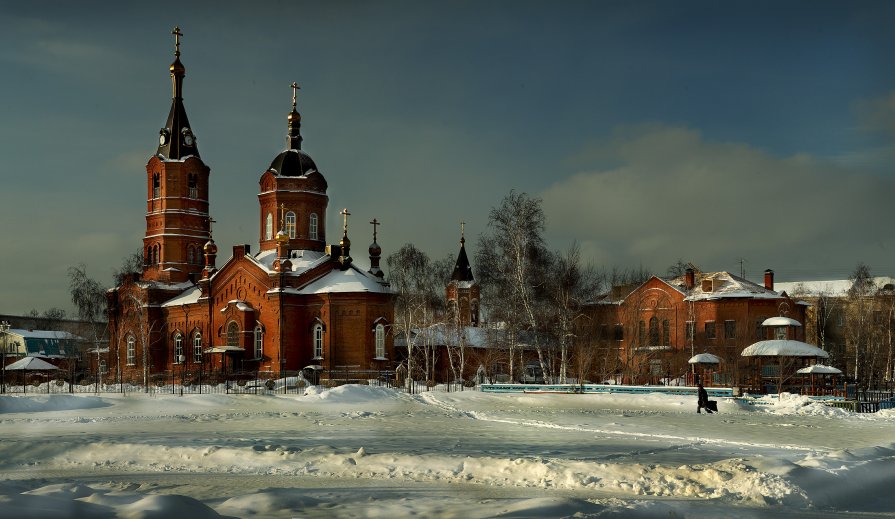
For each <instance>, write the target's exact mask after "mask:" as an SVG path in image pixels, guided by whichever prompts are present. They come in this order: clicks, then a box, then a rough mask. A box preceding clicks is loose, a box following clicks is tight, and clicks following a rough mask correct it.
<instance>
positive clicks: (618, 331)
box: [612, 323, 625, 341]
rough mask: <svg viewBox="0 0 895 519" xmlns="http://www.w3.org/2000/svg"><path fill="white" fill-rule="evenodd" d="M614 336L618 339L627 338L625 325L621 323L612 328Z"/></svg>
mask: <svg viewBox="0 0 895 519" xmlns="http://www.w3.org/2000/svg"><path fill="white" fill-rule="evenodd" d="M612 337H613V338H614V339H615V340H617V341H623V340H625V327H624V326H622V325H621V324H620V323H619V324H616V325H615V328H614V329H613V330H612Z"/></svg>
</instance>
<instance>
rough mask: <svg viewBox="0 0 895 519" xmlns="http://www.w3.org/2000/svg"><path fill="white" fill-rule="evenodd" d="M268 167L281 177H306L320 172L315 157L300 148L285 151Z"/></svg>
mask: <svg viewBox="0 0 895 519" xmlns="http://www.w3.org/2000/svg"><path fill="white" fill-rule="evenodd" d="M268 169H269V170H270V171H273V173H274V174H275V175H277V176H281V177H305V176H308V175H310V174H311V173H318V174H319V172H318V171H317V164H315V163H314V159H312V158H311V156H310V155H308V154H307V153H305V152H303V151H302V150H300V149H288V150H285V151H283V152H282V153H280V154H279V155H277V156H276V158H274V159H273V162H271V163H270V167H269V168H268Z"/></svg>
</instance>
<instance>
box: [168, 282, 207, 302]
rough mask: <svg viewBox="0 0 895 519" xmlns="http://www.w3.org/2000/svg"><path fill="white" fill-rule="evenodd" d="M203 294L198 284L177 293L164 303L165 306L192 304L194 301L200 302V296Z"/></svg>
mask: <svg viewBox="0 0 895 519" xmlns="http://www.w3.org/2000/svg"><path fill="white" fill-rule="evenodd" d="M201 295H202V290H201V289H199V287H197V286H191V287H190V288H188V289H186V291H185V292H183V293H182V294H180V295H177V296H175V297H173V298H171V299H169V300H167V301H165V302H164V303H162V306H163V307H171V306H180V305H191V304H193V303H197V302H199V296H201Z"/></svg>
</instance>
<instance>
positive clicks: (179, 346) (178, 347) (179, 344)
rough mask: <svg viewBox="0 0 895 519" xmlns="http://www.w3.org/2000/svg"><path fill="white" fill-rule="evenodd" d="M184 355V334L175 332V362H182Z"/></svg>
mask: <svg viewBox="0 0 895 519" xmlns="http://www.w3.org/2000/svg"><path fill="white" fill-rule="evenodd" d="M182 356H183V335H181V334H180V332H177V333H175V334H174V364H181V360H180V357H182Z"/></svg>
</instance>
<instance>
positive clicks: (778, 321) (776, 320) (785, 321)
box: [761, 317, 802, 326]
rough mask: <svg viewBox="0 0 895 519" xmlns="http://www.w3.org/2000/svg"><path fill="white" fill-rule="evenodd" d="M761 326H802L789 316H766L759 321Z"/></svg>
mask: <svg viewBox="0 0 895 519" xmlns="http://www.w3.org/2000/svg"><path fill="white" fill-rule="evenodd" d="M761 325H762V326H802V323H800V322H798V321H796V320H795V319H790V318H789V317H768V318H767V319H765V320H764V321H762V323H761Z"/></svg>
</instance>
